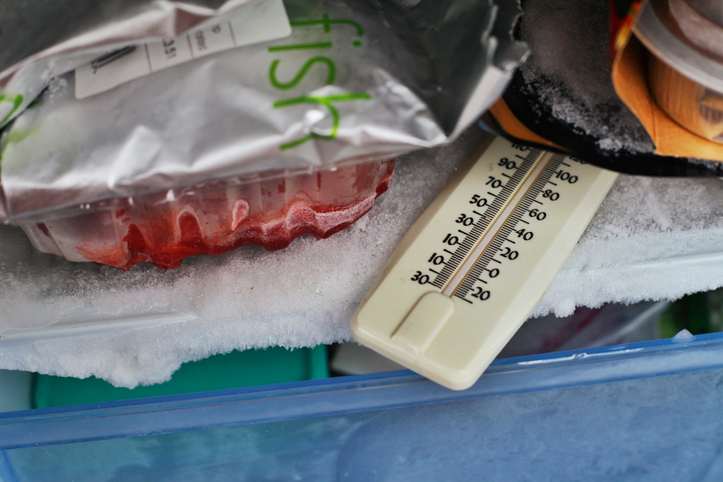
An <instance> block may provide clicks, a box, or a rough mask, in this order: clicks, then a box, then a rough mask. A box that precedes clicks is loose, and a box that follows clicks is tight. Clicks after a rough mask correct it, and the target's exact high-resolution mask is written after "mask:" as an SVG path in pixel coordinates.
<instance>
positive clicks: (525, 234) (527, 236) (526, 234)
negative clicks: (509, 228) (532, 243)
mask: <svg viewBox="0 0 723 482" xmlns="http://www.w3.org/2000/svg"><path fill="white" fill-rule="evenodd" d="M515 233H517V237H518V238H522V239H524V240H525V241H529V240H531V239H532V237H533V236H534V234H533V233H532V231H527V230H526V229H518V230H517V231H515Z"/></svg>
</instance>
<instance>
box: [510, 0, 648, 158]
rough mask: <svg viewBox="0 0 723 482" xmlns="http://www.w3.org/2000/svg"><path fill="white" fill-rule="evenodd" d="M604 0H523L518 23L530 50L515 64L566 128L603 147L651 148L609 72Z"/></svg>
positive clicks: (538, 96)
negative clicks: (526, 56)
mask: <svg viewBox="0 0 723 482" xmlns="http://www.w3.org/2000/svg"><path fill="white" fill-rule="evenodd" d="M609 8H610V6H609V2H607V1H606V0H578V1H575V2H559V1H557V0H527V1H525V3H524V11H525V14H524V16H523V17H522V21H521V24H520V33H521V37H522V40H523V41H524V42H526V43H527V44H528V45H529V46H530V50H531V51H532V54H531V55H530V57H529V58H528V60H527V62H526V63H525V64H523V65H522V66H521V67H520V70H521V72H522V74H523V76H524V79H525V82H526V83H527V88H528V89H530V91H531V92H534V94H533V97H537V98H539V99H540V101H541V102H542V103H543V104H546V105H550V106H551V107H552V114H553V115H554V116H555V117H556V118H557V119H559V120H561V121H563V122H564V123H566V124H567V125H569V126H570V128H571V129H573V130H575V131H578V132H581V133H584V134H587V135H590V136H592V137H594V138H596V139H598V141H597V143H598V146H599V147H600V149H602V150H604V151H619V150H621V149H623V150H626V151H629V152H652V151H653V143H652V141H651V140H650V138H649V137H648V135H647V134H646V132H645V129H644V128H643V127H642V125H641V124H640V122H638V121H637V119H636V118H635V116H634V115H633V114H632V113H631V112H630V111H629V110H628V109H627V107H625V105H624V104H623V102H622V101H621V100H620V99H619V98H618V97H617V95H616V94H615V89H614V88H613V84H612V80H611V77H610V57H609V51H610V47H609V33H608V21H609Z"/></svg>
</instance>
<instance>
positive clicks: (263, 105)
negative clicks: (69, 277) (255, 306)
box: [0, 0, 527, 269]
mask: <svg viewBox="0 0 723 482" xmlns="http://www.w3.org/2000/svg"><path fill="white" fill-rule="evenodd" d="M262 1H263V2H266V4H271V3H274V2H276V3H277V4H278V5H280V6H281V7H282V8H283V11H284V13H285V15H286V17H285V18H288V22H289V26H290V27H291V30H290V35H289V36H286V37H283V38H278V39H276V40H270V41H263V42H256V43H252V44H248V43H246V44H245V45H244V46H241V47H237V48H231V47H232V46H233V45H232V44H233V43H234V36H238V34H234V32H235V30H234V29H233V22H226V21H225V20H223V19H222V20H223V21H219V23H218V24H214V25H210V26H208V28H205V29H202V30H197V31H194V32H191V33H189V34H188V35H186V36H185V37H176V38H167V39H163V40H162V42H161V43H160V44H153V45H151V46H150V47H149V45H145V46H140V47H136V48H135V49H133V48H131V49H126V53H123V52H120V53H118V54H117V55H116V58H115V59H113V60H112V61H110V62H107V63H104V64H103V65H102V66H100V67H98V66H97V65H96V66H95V67H93V66H88V65H86V66H81V67H80V68H78V69H76V70H75V71H73V72H68V73H66V74H64V75H61V76H58V77H57V78H55V79H54V80H53V81H52V82H51V83H50V85H49V87H48V88H47V89H46V90H45V91H44V93H43V94H42V95H41V96H40V97H39V98H38V99H37V100H36V101H35V102H34V103H33V105H32V106H30V107H29V108H28V109H27V110H26V111H25V112H23V113H22V114H21V115H19V116H18V117H17V118H16V119H15V120H14V121H13V123H12V124H11V125H9V126H8V127H7V128H6V129H5V131H4V132H3V134H2V138H1V139H0V149H2V151H1V152H2V159H1V161H0V181H1V184H2V194H1V195H0V201H2V203H1V205H0V219H2V220H4V221H5V222H7V223H11V224H16V225H20V226H21V227H23V229H24V230H25V231H26V233H27V234H28V236H29V237H30V239H31V240H32V242H33V244H34V245H35V246H36V247H37V248H38V249H40V250H41V251H44V252H49V253H54V254H59V255H63V256H65V257H66V258H67V259H70V260H74V261H96V262H101V263H104V264H109V265H112V266H116V267H119V268H122V269H128V268H130V267H131V266H132V265H134V264H136V263H139V262H143V261H149V262H151V263H154V264H156V265H157V266H159V267H161V268H171V267H175V266H178V264H179V263H180V259H182V258H183V257H185V256H189V255H192V254H219V253H221V252H225V251H228V250H229V249H233V248H234V247H236V246H239V245H241V244H246V243H251V242H252V243H258V244H261V245H263V246H265V247H266V248H269V249H273V248H278V247H283V246H284V245H286V244H288V242H289V241H291V240H292V239H293V238H294V237H296V236H298V235H299V234H303V233H312V234H314V235H316V236H317V237H324V236H327V235H329V234H331V233H333V232H335V231H337V230H339V229H341V228H343V227H345V226H347V225H349V224H351V223H352V222H354V221H355V220H356V219H358V218H359V217H360V216H361V215H363V214H364V213H365V212H366V211H368V210H369V209H370V208H371V205H372V203H373V201H374V198H375V197H376V196H377V195H379V194H380V193H381V192H383V191H384V190H385V189H386V186H388V184H389V181H390V178H391V174H392V172H393V161H392V160H393V159H394V158H395V157H396V156H398V155H399V154H402V153H405V152H409V151H411V150H414V149H419V148H426V147H432V146H436V145H440V144H443V143H446V142H448V141H450V140H451V139H453V138H455V137H456V136H457V135H458V134H459V133H461V132H462V131H463V130H464V129H465V128H466V127H467V126H469V125H470V124H471V123H472V122H474V121H475V120H476V119H477V118H478V117H479V115H480V114H481V113H482V112H484V110H486V108H487V107H489V105H491V103H492V102H494V100H496V99H497V98H498V97H499V95H500V94H501V93H502V91H503V89H504V87H505V85H506V84H507V82H508V81H509V79H510V76H511V75H512V72H513V71H514V69H515V68H516V67H517V65H518V64H519V62H521V61H522V60H523V59H524V57H525V56H526V54H527V49H526V48H525V47H524V45H522V44H519V43H517V42H515V41H514V40H513V39H512V35H511V31H512V29H513V26H514V23H515V22H516V19H517V16H518V15H519V7H518V4H517V2H516V1H511V2H499V3H497V4H496V3H493V2H492V0H487V1H474V2H470V1H465V0H445V1H442V2H432V1H422V2H407V1H397V0H386V1H378V2H368V1H365V0H346V1H339V0H308V1H307V0H285V1H284V2H283V3H282V2H281V0H262ZM271 10H273V9H271ZM237 14H238V12H237V13H236V15H237ZM232 15H233V14H232ZM262 26H263V27H265V24H262ZM259 30H268V29H265V28H261V29H259ZM200 45H203V46H204V47H205V49H206V50H213V51H214V53H213V54H203V55H199V51H200V48H199V46H200ZM164 49H167V50H164ZM138 50H140V51H141V54H142V55H139V54H138V53H137V51H138ZM168 52H173V53H174V54H175V55H176V56H181V57H183V56H184V55H185V56H186V58H185V59H184V60H183V61H179V62H177V63H174V65H173V66H170V67H169V66H167V65H163V66H162V68H159V69H150V70H149V71H148V72H146V73H144V74H138V73H137V71H138V69H141V67H142V66H149V65H151V64H154V63H156V64H158V65H161V64H162V63H163V60H164V56H165V57H166V58H167V57H168V55H169V54H168ZM194 52H196V54H195V55H194ZM134 56H135V57H134ZM128 69H130V70H132V71H133V72H135V73H133V74H132V75H129V74H128ZM134 69H135V70H134ZM93 70H95V71H97V73H98V77H97V78H94V77H93V75H94V73H93ZM141 70H142V69H141ZM89 78H90V80H88V79H89ZM126 78H127V79H129V80H127V81H125V80H124V81H121V82H119V81H118V79H126ZM81 83H82V85H81Z"/></svg>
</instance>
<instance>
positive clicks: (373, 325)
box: [352, 138, 617, 390]
mask: <svg viewBox="0 0 723 482" xmlns="http://www.w3.org/2000/svg"><path fill="white" fill-rule="evenodd" d="M616 177H617V174H616V173H613V172H610V171H606V170H604V169H600V168H598V167H595V166H592V165H589V164H587V163H585V162H583V161H581V160H579V159H577V158H575V157H572V156H566V155H563V154H555V153H551V152H547V151H543V150H542V149H538V148H535V147H529V146H523V145H518V144H512V143H510V142H509V141H507V140H505V139H502V138H494V139H491V140H489V141H488V142H487V144H486V145H485V146H484V148H483V149H482V150H481V151H480V152H479V153H478V154H476V155H475V156H473V159H472V160H471V161H470V162H469V163H468V164H467V165H466V166H465V167H464V168H463V169H462V170H461V171H460V172H459V173H458V175H457V176H456V177H455V178H454V179H453V180H452V182H451V183H450V185H449V186H447V187H446V188H445V190H444V191H443V192H442V193H441V194H440V195H439V196H438V197H437V199H435V201H434V202H433V203H432V205H431V206H430V207H429V208H428V209H427V210H426V211H425V212H424V214H423V215H422V216H421V217H420V218H419V219H418V220H417V222H416V223H415V224H414V225H413V226H412V227H411V228H410V230H409V232H407V234H406V235H405V236H404V238H403V239H402V241H401V243H400V244H399V246H398V247H397V249H396V251H395V252H394V254H393V255H392V257H391V259H390V260H389V262H388V263H387V265H386V266H385V268H384V270H383V271H382V273H381V275H380V276H379V278H378V279H377V280H376V282H375V283H374V286H373V287H372V289H371V290H370V291H369V293H368V294H367V295H366V297H365V298H364V300H363V301H362V303H361V305H360V306H359V308H358V309H357V312H356V313H355V315H354V317H353V319H352V332H353V334H354V337H355V338H356V340H357V341H359V342H360V343H362V344H363V345H366V346H368V347H369V348H372V349H373V350H376V351H377V352H379V353H381V354H383V355H385V356H386V357H387V358H389V359H391V360H393V361H395V362H397V363H400V364H402V365H404V366H406V367H408V368H410V369H412V370H414V371H416V372H417V373H419V374H421V375H424V376H426V377H427V378H429V379H431V380H433V381H435V382H437V383H439V384H441V385H444V386H446V387H448V388H451V389H454V390H463V389H466V388H468V387H470V386H471V385H472V384H473V383H474V382H475V381H476V380H477V379H478V378H479V377H480V375H482V373H483V372H484V370H485V369H486V368H487V367H488V366H489V364H490V363H491V362H492V360H494V358H495V357H496V356H497V354H498V353H499V352H500V351H501V350H502V348H503V347H504V345H505V344H506V343H507V342H508V341H509V340H510V338H512V336H513V335H514V334H515V332H516V331H517V330H518V329H519V328H520V326H521V325H522V323H523V322H524V321H525V320H526V319H527V318H528V317H529V315H530V313H531V312H532V310H533V309H534V308H535V306H536V305H537V304H538V303H539V301H540V300H541V299H542V297H543V296H544V294H545V292H546V291H547V289H548V288H549V286H550V284H551V283H552V281H553V279H554V278H555V276H556V274H557V272H558V271H559V270H560V268H561V267H562V264H563V263H564V262H565V260H566V259H567V257H568V256H569V254H570V252H571V251H572V249H573V248H574V247H575V244H576V243H577V241H578V239H579V238H580V236H581V235H582V233H583V231H584V230H585V227H586V226H587V224H588V223H589V222H590V219H592V216H593V215H594V214H595V211H596V210H597V208H598V206H599V205H600V203H601V202H602V200H603V199H604V198H605V195H606V194H607V192H608V191H609V189H610V187H611V186H612V184H613V182H614V181H615V179H616Z"/></svg>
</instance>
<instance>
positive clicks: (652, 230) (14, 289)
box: [0, 130, 723, 387]
mask: <svg viewBox="0 0 723 482" xmlns="http://www.w3.org/2000/svg"><path fill="white" fill-rule="evenodd" d="M479 142H480V133H479V132H478V131H477V130H473V131H471V132H468V133H467V134H466V135H464V136H463V137H462V138H461V139H460V140H458V141H457V142H455V143H454V144H452V145H451V146H447V147H444V148H438V149H434V150H431V151H424V152H417V153H413V154H411V155H408V156H405V157H404V158H402V159H400V160H399V162H398V164H397V172H396V174H395V179H394V181H393V182H392V185H391V188H390V190H389V191H388V192H387V193H386V194H384V195H383V196H382V197H381V198H379V199H378V200H377V205H376V206H375V207H374V208H373V209H372V211H371V212H370V213H369V214H368V215H367V216H366V217H364V218H362V219H361V220H360V221H359V222H357V223H356V224H354V225H353V226H351V227H350V228H349V229H346V230H344V231H342V232H340V233H338V234H336V235H333V236H331V237H330V238H328V239H325V240H321V241H317V240H315V239H313V238H306V237H305V238H299V239H297V240H296V241H294V242H293V243H292V244H291V246H289V247H288V248H286V249H284V250H281V251H276V252H266V251H264V250H263V249H260V248H258V249H257V248H256V247H246V248H242V249H239V250H236V251H234V252H231V253H228V254H226V255H223V256H219V257H197V258H192V259H187V260H186V261H184V264H183V266H182V267H181V268H179V269H177V270H172V271H160V270H158V269H156V268H154V267H152V266H144V265H138V266H136V267H134V268H133V269H131V270H130V271H129V272H127V273H124V272H121V271H119V270H116V269H113V268H108V267H100V266H95V265H91V264H80V263H70V262H67V261H64V260H62V259H60V258H56V257H54V256H52V255H44V254H41V253H38V252H35V251H34V250H33V249H32V248H31V246H30V245H29V243H28V242H27V241H26V240H25V239H24V235H23V234H22V232H20V231H19V230H16V229H14V228H9V227H0V334H1V333H2V332H3V331H4V330H7V329H17V328H23V327H33V326H35V327H37V326H42V325H46V324H49V323H52V322H65V323H70V322H77V321H79V320H81V321H83V320H91V321H92V320H102V319H118V318H123V317H128V316H138V315H153V314H159V313H168V312H173V313H180V316H176V317H175V318H171V319H175V321H176V322H175V323H172V324H167V325H163V326H157V327H153V328H146V329H143V330H136V331H131V332H123V331H114V332H108V333H96V334H92V335H88V336H84V337H77V338H58V339H54V340H53V339H50V340H44V341H38V342H36V343H34V344H30V345H23V346H12V347H11V346H4V345H2V344H0V368H8V369H20V370H30V371H38V372H41V373H50V374H59V375H68V376H76V377H87V376H91V375H95V376H98V377H101V378H104V379H107V380H109V381H111V382H112V383H114V384H116V385H119V386H126V387H133V386H135V385H137V384H150V383H156V382H160V381H163V380H166V379H168V378H169V377H170V375H171V373H172V372H173V371H174V370H176V369H177V368H178V367H179V365H180V364H181V363H182V362H185V361H189V360H196V359H200V358H204V357H207V356H209V355H211V354H214V353H220V352H227V351H230V350H233V349H244V348H250V347H266V346H270V345H282V346H287V347H299V346H311V345H315V344H318V343H331V342H335V341H341V340H347V339H349V338H350V336H351V333H350V329H349V320H350V318H351V315H352V314H353V311H354V309H355V308H356V306H357V304H358V303H359V301H360V300H361V298H362V297H363V296H364V294H365V293H366V290H367V289H368V287H369V286H370V285H371V283H372V282H373V280H374V278H375V277H376V275H377V273H378V272H379V271H380V269H381V268H382V266H383V265H384V263H385V262H386V260H387V258H388V256H389V255H390V254H391V252H392V251H393V249H394V247H395V245H396V244H397V242H398V241H399V240H400V239H401V237H402V236H403V234H404V232H405V231H406V229H407V228H408V227H409V226H410V225H411V224H412V223H413V222H414V220H415V219H416V218H417V217H418V216H419V215H420V214H421V212H422V211H423V210H424V208H425V207H426V205H427V204H429V203H430V202H431V201H432V199H433V198H434V197H435V195H436V194H437V193H438V192H439V191H440V190H441V189H442V188H443V187H444V185H445V184H446V183H447V181H448V180H449V179H450V177H451V176H452V175H453V174H454V171H455V170H456V168H457V166H459V165H461V163H462V162H464V161H465V160H466V159H467V158H468V157H469V155H470V153H471V152H472V151H473V150H475V149H476V147H477V145H478V144H479ZM722 188H723V183H722V182H721V181H720V180H718V179H682V178H681V179H652V178H633V177H629V176H621V177H620V178H619V180H618V181H617V183H616V184H615V186H614V187H613V189H612V191H611V193H610V195H609V196H608V198H607V199H606V201H605V202H604V203H603V205H602V207H601V209H600V211H599V212H598V214H597V215H596V217H595V218H594V220H593V222H592V224H591V225H590V227H589V228H588V230H587V231H586V233H585V234H584V235H583V238H582V240H581V241H580V243H579V245H578V246H577V248H576V249H575V251H574V252H573V254H572V256H571V257H570V259H569V260H568V262H567V264H566V265H565V267H564V268H563V270H562V271H561V272H560V274H559V276H558V277H557V279H556V280H555V282H554V283H553V285H552V287H551V288H550V290H549V292H548V294H547V296H546V297H545V298H544V299H543V301H542V303H541V304H540V306H539V307H538V309H537V310H536V313H537V314H544V313H548V312H551V311H554V312H555V313H557V314H559V315H564V314H569V313H570V312H572V309H573V307H574V306H576V305H578V306H579V305H585V306H599V305H600V304H602V303H604V302H608V301H622V302H635V301H639V300H644V299H654V300H655V299H674V298H677V297H680V296H682V295H684V294H686V293H690V292H695V291H700V290H707V289H712V288H716V287H719V286H723V189H722ZM184 313H185V314H188V315H189V316H188V318H189V319H190V318H193V319H192V320H191V321H188V322H184V323H178V322H177V321H178V320H179V319H183V314H184ZM146 326H147V325H146ZM0 343H1V341H0Z"/></svg>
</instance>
